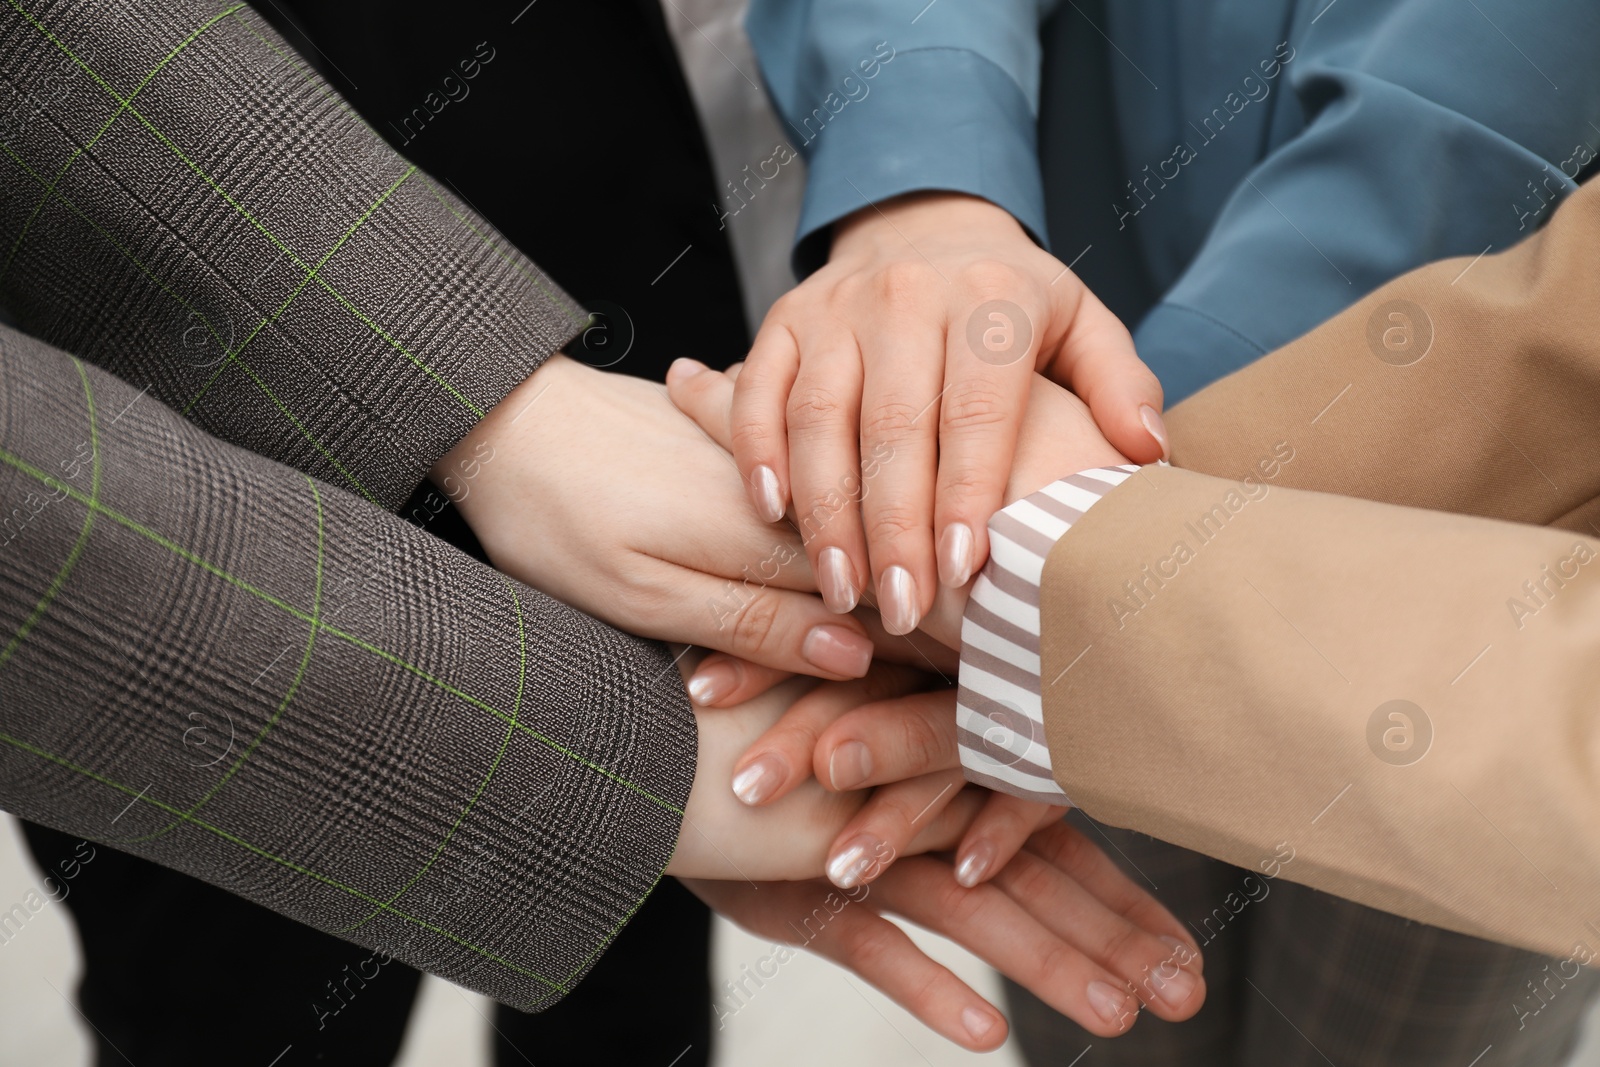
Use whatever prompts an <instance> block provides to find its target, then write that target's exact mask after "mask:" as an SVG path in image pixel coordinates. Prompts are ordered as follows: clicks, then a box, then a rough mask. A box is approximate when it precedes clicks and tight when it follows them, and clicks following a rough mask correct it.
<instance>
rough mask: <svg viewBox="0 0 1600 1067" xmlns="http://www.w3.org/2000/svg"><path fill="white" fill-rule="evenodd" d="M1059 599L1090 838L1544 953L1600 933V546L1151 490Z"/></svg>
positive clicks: (1354, 503) (1062, 655)
mask: <svg viewBox="0 0 1600 1067" xmlns="http://www.w3.org/2000/svg"><path fill="white" fill-rule="evenodd" d="M1291 466H1292V464H1291ZM1525 582H1528V583H1531V587H1532V589H1533V590H1534V592H1533V593H1531V594H1530V593H1529V592H1528V589H1529V588H1530V587H1529V586H1525V585H1524V583H1525ZM1130 586H1131V587H1132V590H1133V591H1132V592H1130V591H1129V589H1130ZM1045 589H1046V591H1047V594H1049V595H1047V596H1046V598H1045V600H1044V603H1043V605H1042V624H1043V629H1044V633H1045V635H1046V636H1045V641H1044V647H1043V664H1042V666H1043V677H1044V678H1045V679H1052V678H1054V679H1056V681H1055V682H1054V684H1050V683H1049V682H1047V683H1046V685H1045V691H1044V703H1045V711H1046V733H1047V735H1048V739H1049V746H1050V752H1051V755H1052V758H1053V762H1054V767H1055V771H1056V775H1057V779H1058V780H1059V781H1060V782H1061V784H1062V786H1063V787H1064V788H1066V789H1067V790H1068V791H1069V792H1070V793H1071V795H1072V797H1073V799H1074V800H1075V801H1077V802H1078V804H1079V805H1081V806H1082V807H1083V809H1084V810H1085V811H1086V812H1088V813H1089V814H1090V815H1092V816H1093V817H1095V818H1097V819H1101V820H1104V821H1106V822H1109V823H1111V824H1113V825H1117V826H1125V827H1133V828H1137V829H1139V830H1142V831H1144V832H1147V833H1150V834H1152V835H1154V836H1156V837H1159V838H1162V839H1163V840H1167V841H1171V842H1173V843H1175V844H1179V845H1182V846H1184V847H1186V848H1191V849H1194V850H1196V851H1199V852H1203V853H1205V854H1207V855H1211V856H1215V857H1217V858H1219V859H1223V860H1226V861H1228V862H1232V863H1236V864H1239V865H1241V866H1245V867H1249V868H1251V869H1256V868H1257V867H1258V865H1259V864H1260V863H1261V862H1262V861H1263V860H1267V859H1270V858H1271V857H1273V856H1274V855H1275V854H1277V855H1280V856H1281V855H1283V854H1285V853H1287V854H1291V855H1293V856H1294V857H1295V858H1294V859H1293V860H1292V862H1289V863H1287V864H1284V865H1283V867H1282V872H1283V875H1284V877H1287V878H1289V879H1290V880H1292V881H1296V882H1303V883H1305V884H1308V885H1312V886H1315V887H1317V888H1319V889H1324V890H1327V891H1329V892H1332V893H1336V894H1338V895H1340V896H1344V897H1348V898H1350V899H1352V900H1356V901H1359V902H1360V903H1363V904H1367V905H1370V906H1372V907H1376V908H1381V909H1383V910H1385V911H1391V912H1396V913H1398V914H1401V915H1405V916H1407V917H1409V918H1413V919H1417V920H1419V921H1423V922H1428V923H1432V924H1434V925H1437V926H1443V927H1446V928H1448V929H1452V930H1458V931H1461V932H1464V933H1470V934H1475V935H1478V936H1482V937H1488V938H1492V939H1494V940H1500V941H1507V942H1510V943H1513V944H1517V945H1522V946H1524V947H1527V948H1533V949H1537V950H1540V951H1546V952H1563V953H1564V952H1567V951H1570V950H1571V949H1572V947H1573V945H1574V943H1575V941H1577V940H1580V939H1582V940H1586V941H1588V942H1589V943H1591V944H1592V943H1593V942H1594V940H1595V938H1596V937H1600V934H1596V932H1595V931H1594V930H1593V929H1592V928H1591V926H1590V925H1589V924H1590V923H1592V922H1596V921H1597V920H1600V907H1597V904H1596V902H1597V901H1600V833H1597V832H1596V828H1597V826H1600V734H1597V732H1596V730H1595V725H1596V722H1597V720H1600V717H1597V715H1596V702H1597V700H1600V696H1597V694H1600V543H1597V542H1596V539H1594V538H1588V539H1585V538H1579V537H1577V536H1575V535H1573V534H1570V533H1567V532H1564V531H1558V530H1552V529H1540V528H1535V527H1530V526H1519V525H1514V524H1510V523H1501V522H1494V521H1489V520H1484V519H1473V518H1466V517H1462V516H1456V515H1449V514H1445V513H1442V512H1437V511H1425V510H1421V509H1411V508H1398V507H1393V506H1390V505H1383V504H1374V503H1370V502H1367V501H1361V500H1355V499H1351V498H1348V497H1337V496H1331V495H1326V494H1318V493H1307V492H1302V491H1296V490H1288V489H1282V488H1267V487H1266V486H1264V485H1259V484H1258V485H1256V486H1254V487H1252V488H1251V489H1250V491H1249V493H1248V494H1247V493H1246V492H1245V491H1244V490H1241V489H1240V488H1239V486H1238V484H1237V483H1234V482H1229V481H1224V480H1221V479H1216V478H1210V477H1207V476H1205V475H1200V474H1195V473H1193V472H1189V471H1181V470H1176V469H1171V468H1165V469H1162V468H1152V469H1147V470H1146V471H1144V472H1143V473H1142V474H1140V475H1139V476H1136V477H1134V478H1132V479H1130V480H1129V481H1128V482H1127V483H1126V484H1124V485H1123V486H1121V487H1120V488H1118V489H1116V490H1114V491H1113V492H1112V493H1111V494H1110V495H1108V496H1107V497H1106V498H1105V499H1104V500H1102V501H1101V502H1100V504H1098V505H1097V506H1096V507H1095V508H1094V509H1093V510H1092V511H1090V512H1089V513H1088V514H1087V515H1085V516H1084V518H1083V519H1082V520H1081V521H1080V522H1079V523H1078V524H1077V525H1075V526H1074V527H1073V528H1072V530H1071V531H1070V532H1069V533H1068V535H1067V536H1066V537H1064V538H1062V540H1061V541H1060V542H1058V545H1057V548H1056V550H1055V551H1054V552H1052V553H1051V555H1050V557H1049V559H1048V561H1047V562H1046V565H1045ZM1518 604H1520V605H1522V607H1521V608H1514V607H1512V605H1518ZM1069 668H1070V669H1069ZM1063 672H1064V673H1063ZM1283 844H1286V845H1287V846H1288V847H1287V849H1282V848H1280V845H1283Z"/></svg>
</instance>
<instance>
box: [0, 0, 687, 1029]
mask: <svg viewBox="0 0 1600 1067" xmlns="http://www.w3.org/2000/svg"><path fill="white" fill-rule="evenodd" d="M0 56H3V57H4V62H3V63H0V94H4V95H0V116H4V122H3V123H0V256H3V259H0V302H3V305H4V307H5V309H6V311H7V312H8V313H9V314H10V315H12V316H13V317H14V318H15V319H16V321H17V322H18V323H19V325H21V326H22V327H23V329H25V330H27V331H28V334H23V333H20V332H17V331H16V330H13V329H10V328H7V327H3V326H0V525H4V527H5V529H4V531H3V533H4V535H5V536H7V537H9V538H10V540H9V542H8V543H6V544H5V545H4V546H3V547H0V805H3V806H4V807H5V808H6V809H8V810H11V811H13V812H15V813H17V814H19V815H22V816H24V817H26V818H30V819H33V820H35V821H38V822H42V823H45V824H48V825H52V826H56V827H58V828H60V829H63V830H66V831H69V832H72V833H75V834H81V835H83V836H86V837H89V838H91V839H94V840H97V841H100V842H104V843H107V844H110V845H113V846H116V847H119V848H123V849H126V850H128V851H131V852H135V853H137V854H140V855H143V856H146V857H148V858H150V859H152V860H154V861H156V862H158V863H162V864H165V865H167V866H170V867H174V868H177V869H179V870H182V871H185V872H188V873H190V874H193V875H195V876H196V877H199V878H202V879H204V880H206V881H209V882H212V883H214V884H217V885H219V886H222V887H223V888H226V889H229V890H231V891H234V892H238V893H240V894H242V895H244V896H246V897H249V898H250V899H252V900H255V901H258V902H259V903H262V904H264V905H266V906H268V907H271V908H273V909H275V910H277V911H279V912H282V913H283V914H286V915H289V916H291V917H293V918H296V919H299V920H302V921H305V922H307V923H310V924H312V925H314V926H317V927H319V928H321V929H324V930H328V931H331V932H334V933H338V934H340V935H341V936H344V937H347V938H349V939H351V940H354V941H356V942H358V943H360V944H363V945H367V946H370V947H372V948H377V949H382V950H384V951H386V952H388V953H390V954H392V955H394V956H396V957H397V958H400V959H403V960H405V961H406V962H408V963H411V964H413V965H415V966H418V967H420V968H423V969H426V970H429V971H432V972H434V973H438V974H441V975H443V976H444V977H446V978H449V979H451V980H453V981H456V982H459V983H461V984H463V985H466V986H469V987H472V988H474V989H478V990H481V991H483V992H485V993H488V994H489V995H491V996H494V997H496V998H498V999H500V1000H502V1001H504V1002H506V1003H511V1004H515V1005H517V1006H519V1007H523V1008H526V1009H538V1008H540V1007H544V1006H547V1005H548V1004H550V1003H552V1002H553V1001H554V1000H555V999H557V998H559V997H560V996H561V994H562V993H564V992H565V991H566V990H567V989H569V988H571V986H572V985H573V983H575V982H576V981H577V980H579V979H580V978H581V977H582V975H583V973H584V972H585V971H586V970H587V968H588V967H589V966H590V965H591V964H592V962H593V960H594V959H595V958H596V957H597V956H598V954H599V953H600V952H601V951H603V950H604V948H605V946H606V945H607V944H608V943H609V941H610V940H611V939H612V938H613V937H614V936H615V935H616V932H617V931H618V930H619V929H620V928H621V926H622V925H623V924H624V923H625V922H626V921H627V919H628V918H629V917H630V916H631V915H632V914H633V912H634V911H635V910H636V909H637V907H638V906H639V904H640V903H641V902H642V900H643V899H644V897H645V896H646V895H647V894H648V893H649V891H650V889H651V888H652V887H653V886H654V885H655V883H656V881H657V880H658V879H659V877H660V874H661V871H662V869H663V867H664V866H665V864H666V861H667V859H668V858H669V857H670V855H671V851H672V848H673V845H674V842H675V841H676V838H677V834H678V829H679V823H680V821H681V817H682V807H683V804H684V802H685V801H686V799H687V796H688V792H689V786H690V783H691V781H692V778H693V771H694V763H695V730H694V723H693V717H692V715H691V714H690V712H689V709H688V704H687V701H686V699H685V697H684V694H683V687H682V684H681V683H680V682H679V680H678V675H677V671H676V670H675V669H674V668H673V666H672V664H671V662H670V661H669V660H668V658H667V656H666V654H665V652H664V650H662V649H661V648H660V646H658V645H655V644H652V643H649V642H644V641H640V640H637V639H635V638H632V637H629V636H627V635H624V634H620V633H618V632H616V631H615V630H612V629H610V628H609V627H607V626H605V625H603V624H601V623H599V622H597V621H595V620H593V619H590V618H588V617H586V616H584V615H582V614H580V613H578V612H576V611H573V610H571V609H569V608H567V607H565V606H564V605H562V604H559V603H557V602H555V601H553V600H551V599H550V598H548V597H545V596H543V595H542V594H540V593H538V592H536V591H534V590H531V589H527V588H525V587H522V586H518V585H517V584H515V583H513V582H510V581H508V580H507V579H505V578H504V577H503V576H501V575H499V574H497V573H496V572H494V571H493V570H491V569H489V568H487V567H484V566H482V565H480V564H478V563H476V562H475V561H473V560H471V559H470V558H468V557H466V556H464V555H463V554H461V553H459V552H457V551H455V550H454V549H452V548H450V547H449V546H447V545H445V544H443V543H442V542H440V541H438V540H436V539H434V538H432V537H431V536H429V535H427V534H425V533H423V532H421V531H418V530H416V529H415V528H413V527H412V526H410V525H409V524H407V523H404V522H402V521H401V520H399V519H397V518H395V517H394V516H393V515H391V514H389V513H388V512H387V511H385V510H383V509H384V508H393V507H394V506H396V505H398V504H399V503H401V502H403V501H404V500H405V499H406V497H407V496H409V494H410V492H411V491H412V489H414V488H415V486H416V485H417V484H418V482H419V481H420V480H421V479H422V478H423V477H424V476H425V474H426V471H427V470H428V469H429V468H430V467H431V466H432V465H433V463H434V462H435V461H436V460H437V459H438V458H439V457H440V456H442V455H443V454H444V453H445V452H446V451H448V450H449V449H450V448H451V447H453V446H454V444H455V443H456V442H457V441H459V440H460V438H461V437H462V436H463V435H464V434H465V433H466V432H467V430H468V429H470V428H471V426H472V425H473V424H474V423H475V422H476V421H477V419H478V418H480V417H481V416H482V414H483V412H485V411H487V410H488V409H489V408H491V407H493V406H494V405H495V404H496V403H498V402H499V401H500V400H501V399H502V398H503V397H504V396H505V395H506V394H507V393H509V392H510V390H511V389H512V388H513V387H514V386H516V385H517V384H518V383H520V382H521V381H523V380H524V379H525V378H526V377H527V376H528V375H529V374H531V373H532V372H533V371H534V370H535V369H536V368H537V367H538V365H539V363H540V361H542V360H543V359H544V358H545V357H546V356H548V355H549V353H550V352H552V351H554V350H555V349H556V348H557V347H559V345H560V344H561V343H562V342H564V341H565V340H566V339H567V338H568V337H570V336H572V335H573V334H574V333H575V332H576V331H577V329H579V328H580V327H581V326H582V325H583V322H584V319H585V316H584V315H583V313H582V312H581V311H580V310H579V309H578V308H577V307H576V306H575V305H573V304H572V302H571V301H570V300H569V299H568V298H567V297H566V296H565V295H564V294H562V293H561V292H560V291H559V289H557V288H556V287H555V286H554V285H552V284H551V283H550V282H549V281H548V280H547V279H546V278H544V277H543V275H542V274H541V273H540V272H539V270H538V268H537V267H536V266H534V265H533V264H532V263H531V262H529V261H528V260H527V259H526V258H525V257H523V256H522V255H521V254H520V253H518V252H517V251H516V250H515V249H513V248H510V247H509V246H507V245H506V244H505V242H504V241H503V239H501V238H500V237H499V235H497V234H496V233H495V232H494V231H493V229H492V228H491V227H490V226H489V225H488V224H487V223H486V222H485V221H484V220H482V219H481V218H478V217H476V216H475V215H474V214H473V213H472V212H471V211H470V210H469V209H468V208H467V207H466V206H465V205H463V204H461V203H460V202H459V201H458V200H456V199H455V198H454V197H451V196H449V195H448V194H446V193H445V192H443V191H442V190H440V189H439V188H437V187H436V186H435V185H434V184H433V183H432V182H431V181H429V180H428V179H427V177H426V176H425V175H423V174H421V173H420V172H418V171H417V170H416V168H415V167H413V166H411V165H409V164H408V163H406V161H404V160H403V159H401V158H399V157H398V156H396V155H395V154H394V153H393V152H392V151H390V150H389V149H388V148H387V147H386V146H384V145H383V144H382V142H381V141H379V140H378V139H377V138H376V137H375V135H373V133H372V132H371V131H370V130H369V129H367V128H366V127H365V126H364V125H363V124H362V123H361V122H360V120H359V119H357V118H356V117H355V116H354V115H353V114H352V113H351V112H350V110H349V109H348V107H347V106H346V105H345V104H344V102H343V101H342V100H340V99H339V97H338V96H337V94H335V93H333V92H332V90H330V89H329V88H328V86H327V85H326V84H325V83H323V82H322V81H321V79H320V78H318V77H316V76H315V75H314V74H311V73H309V72H308V71H307V70H306V68H305V67H304V65H303V63H301V61H300V60H299V59H298V57H295V56H294V54H293V53H292V51H290V50H289V49H288V48H287V46H285V45H284V44H283V42H282V41H281V40H280V39H279V38H277V37H276V35H275V34H274V33H273V32H272V30H271V29H270V28H268V27H267V26H266V25H265V24H264V23H263V22H262V21H261V20H260V19H259V18H257V17H256V15H255V14H254V12H252V11H251V10H250V9H249V8H248V7H247V6H245V5H243V4H238V3H231V4H230V3H207V2H200V0H173V2H163V3H160V4H156V3H154V2H147V3H138V4H130V3H112V2H102V0H91V2H79V3H62V2H49V0H0ZM29 335H32V336H29ZM67 352H72V353H74V354H75V355H74V356H69V355H67V354H66V353H67ZM77 356H81V357H82V359H81V360H80V359H78V358H75V357H77ZM129 383H133V384H129ZM179 412H181V413H182V414H181V415H180V414H179ZM374 505H378V506H374ZM197 726H200V727H202V728H203V730H204V734H203V736H204V737H205V739H206V744H205V745H204V746H203V747H199V748H197V747H196V746H195V745H194V744H193V737H194V732H193V731H194V729H195V728H196V727H197ZM486 857H492V862H489V861H486V859H485V858H486Z"/></svg>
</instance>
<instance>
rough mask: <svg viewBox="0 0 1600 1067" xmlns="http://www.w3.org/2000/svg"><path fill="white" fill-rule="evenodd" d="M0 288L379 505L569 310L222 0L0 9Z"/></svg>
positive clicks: (466, 421) (282, 47)
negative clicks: (0, 58)
mask: <svg viewBox="0 0 1600 1067" xmlns="http://www.w3.org/2000/svg"><path fill="white" fill-rule="evenodd" d="M0 55H3V56H4V64H3V65H0V116H3V118H0V123H3V125H0V187H3V190H0V301H3V302H4V304H5V305H6V306H7V308H8V309H9V311H10V312H11V313H12V315H13V316H14V317H15V320H16V322H17V324H18V325H20V326H21V327H22V328H23V329H25V330H27V331H28V332H29V333H31V334H33V335H34V336H37V337H40V338H43V339H45V340H47V341H49V342H51V343H52V344H54V345H56V346H58V347H60V348H62V349H63V350H65V351H68V352H72V353H74V354H76V355H79V356H81V357H83V358H85V359H87V360H89V361H90V362H93V363H96V364H98V365H99V366H102V367H104V368H106V369H107V370H110V371H111V372H112V373H114V374H116V375H117V376H118V377H121V378H123V379H124V380H126V381H128V382H131V383H133V384H134V385H135V386H137V387H147V388H148V389H149V390H150V392H151V395H152V396H154V397H155V398H156V399H158V400H160V401H162V402H163V403H165V404H167V405H168V406H170V407H172V408H174V409H175V410H177V411H179V412H180V413H182V414H183V415H184V416H185V417H187V418H189V419H191V420H192V421H194V422H195V423H196V424H197V425H199V426H201V427H202V428H204V429H205V430H207V431H209V432H211V433H213V434H215V435H216V436H218V437H221V438H222V439H224V440H227V441H231V442H232V443H234V444H237V445H240V446H242V447H244V448H248V449H250V450H251V451H253V452H258V453H260V454H262V455H265V456H270V457H272V458H273V459H276V460H279V461H280V462H283V463H287V464H289V465H290V466H293V467H296V468H298V469H300V470H303V471H306V472H307V473H310V474H312V475H313V476H315V477H317V478H320V479H323V480H325V481H327V482H329V483H330V484H333V485H337V486H340V487H341V488H344V489H347V490H349V491H351V492H354V493H356V494H357V495H359V496H363V497H365V498H367V499H368V500H370V501H372V502H374V503H377V504H379V505H381V506H384V507H388V508H390V509H393V508H396V507H398V506H399V505H400V504H402V503H404V501H405V500H406V498H407V497H408V496H409V494H410V493H411V491H412V490H413V489H415V488H416V486H417V484H418V483H419V482H420V481H421V480H422V478H423V477H424V476H425V474H426V472H427V470H428V468H429V467H430V466H431V465H432V464H433V463H434V461H435V460H437V459H438V458H439V457H441V456H443V455H444V454H445V453H446V452H448V451H449V450H450V448H451V447H453V446H454V445H455V444H456V443H457V442H458V441H460V439H461V438H462V437H463V436H465V434H466V432H467V430H468V429H470V428H471V427H472V425H473V424H474V423H476V422H477V421H478V420H479V419H480V418H482V416H483V414H484V413H485V412H486V411H488V410H489V409H490V408H492V407H493V406H494V405H495V404H496V403H498V402H499V401H500V400H502V399H503V398H504V397H505V396H506V394H507V393H509V392H510V391H511V390H512V389H513V388H514V387H515V386H516V385H517V384H518V383H519V382H521V381H523V380H525V379H526V378H527V377H528V375H529V374H531V373H532V372H533V371H534V370H535V369H536V368H537V367H538V366H539V364H540V362H541V361H542V360H543V359H544V358H545V357H547V356H548V355H549V354H550V353H551V352H553V351H555V350H556V349H557V348H558V347H560V345H561V344H563V343H564V342H565V341H567V340H568V339H570V338H571V337H573V336H574V335H575V334H576V333H577V332H578V331H579V329H581V328H582V327H583V325H584V323H585V321H586V315H585V313H584V312H582V311H581V310H580V309H579V308H578V307H577V306H576V305H575V304H574V303H573V302H572V300H571V299H570V298H568V297H567V296H566V294H564V293H562V292H561V291H560V289H558V288H557V287H556V286H555V285H554V284H553V283H552V282H551V281H550V280H549V279H548V278H546V277H545V276H544V275H543V274H542V273H541V272H540V271H539V269H538V268H537V267H536V266H535V265H534V264H533V263H532V262H530V261H529V260H528V259H527V258H526V257H525V256H523V255H522V254H521V253H519V252H518V251H517V250H516V249H515V248H513V247H511V246H510V245H508V244H507V243H506V242H505V240H504V239H503V238H502V237H500V236H499V235H498V234H497V233H496V232H495V231H494V229H493V228H492V227H490V226H489V225H488V223H486V222H485V221H484V220H483V219H482V218H480V217H478V216H477V215H476V214H475V213H474V212H473V211H472V210H470V209H469V208H467V207H466V206H465V205H464V204H462V203H461V202H460V201H459V200H458V198H457V197H455V196H454V195H453V194H452V193H450V192H449V191H448V190H447V189H445V188H442V187H441V186H440V185H439V184H438V183H436V182H434V181H433V180H432V179H431V178H429V177H428V175H426V174H424V173H422V172H421V171H419V170H417V169H416V168H415V167H414V166H411V165H410V164H408V163H407V162H406V161H405V160H404V159H403V158H401V157H400V156H399V155H397V154H396V153H395V152H394V151H393V150H392V149H391V148H390V147H389V146H388V145H387V144H386V143H385V142H384V141H383V140H382V139H381V138H380V137H378V135H377V134H375V133H374V132H372V130H371V129H370V128H368V127H367V126H366V125H365V124H364V123H363V122H362V120H361V119H360V118H359V117H358V116H357V115H356V114H355V112H354V111H352V110H351V108H350V107H349V105H348V104H346V103H345V101H344V100H342V99H341V98H340V97H339V95H338V94H337V93H335V92H334V91H333V90H332V89H330V88H329V86H328V85H327V84H326V83H325V82H324V81H323V80H322V78H320V77H319V76H317V75H316V74H315V73H314V72H313V71H311V70H310V69H309V68H308V67H307V66H306V65H305V63H304V62H303V61H302V60H301V59H300V57H299V56H298V55H296V54H295V53H294V52H293V50H292V49H290V48H289V47H288V46H287V45H286V44H285V43H284V42H283V40H282V39H281V38H280V37H278V35H277V34H276V33H275V32H274V31H273V30H272V29H271V28H270V27H269V26H268V25H267V24H266V23H265V22H264V21H263V20H262V19H260V17H259V16H257V15H256V13H255V12H254V11H252V10H251V9H250V7H249V6H248V5H246V4H243V3H238V2H227V0H163V2H161V3H155V2H151V0H143V2H137V3H130V2H127V0H89V2H87V3H76V4H66V3H59V2H57V0H0Z"/></svg>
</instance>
